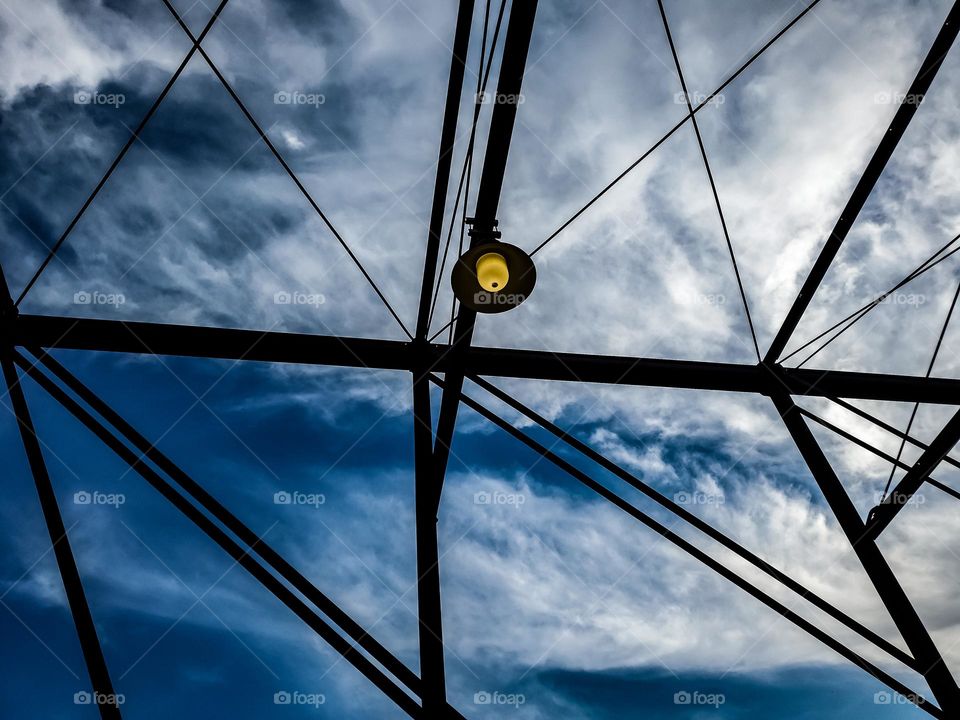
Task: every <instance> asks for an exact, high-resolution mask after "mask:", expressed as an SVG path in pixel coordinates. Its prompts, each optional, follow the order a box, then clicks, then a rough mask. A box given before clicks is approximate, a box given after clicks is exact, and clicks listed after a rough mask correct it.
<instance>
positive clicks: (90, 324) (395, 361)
mask: <svg viewBox="0 0 960 720" xmlns="http://www.w3.org/2000/svg"><path fill="white" fill-rule="evenodd" d="M13 335H14V339H13V342H14V345H19V346H21V347H41V348H65V349H70V350H100V351H105V352H123V353H146V354H149V355H179V356H183V357H209V358H217V359H226V360H256V361H262V362H278V363H300V364H306V365H313V364H316V365H336V366H340V367H369V368H381V369H387V370H410V369H411V358H412V346H411V345H410V343H407V342H402V341H397V340H367V339H363V338H348V337H336V336H328V335H307V334H302V333H280V332H263V331H259V330H236V329H233V328H212V327H198V326H190V325H166V324H162V323H145V322H126V321H121V320H94V319H90V318H81V319H78V318H66V317H50V316H41V315H20V316H19V317H18V318H17V320H16V322H15V323H14V326H13Z"/></svg>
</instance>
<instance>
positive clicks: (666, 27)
mask: <svg viewBox="0 0 960 720" xmlns="http://www.w3.org/2000/svg"><path fill="white" fill-rule="evenodd" d="M657 5H658V6H659V8H660V17H661V18H662V19H663V29H664V32H665V33H666V35H667V42H668V43H669V44H670V53H671V54H672V55H673V63H674V65H675V66H676V68H677V76H678V77H679V78H680V87H681V89H682V90H683V97H684V100H686V103H687V110H688V112H689V113H690V115H689V117H690V120H691V122H692V123H693V130H694V132H695V133H696V135H697V144H698V145H699V146H700V156H701V157H702V158H703V166H704V168H705V169H706V171H707V178H709V180H710V190H712V191H713V199H714V202H716V205H717V214H718V215H719V216H720V225H721V226H722V227H723V237H724V239H725V240H726V241H727V250H728V251H729V252H730V262H732V263H733V274H734V275H736V277H737V287H738V288H739V289H740V299H741V300H742V301H743V310H744V312H745V313H746V316H747V324H748V325H749V326H750V336H751V337H752V338H753V348H754V350H755V351H756V353H757V362H761V358H760V343H758V342H757V331H756V330H755V329H754V327H753V317H751V315H750V304H749V303H748V302H747V293H746V291H745V290H744V289H743V280H742V278H741V277H740V268H739V267H738V266H737V256H736V254H735V253H734V252H733V243H732V242H731V241H730V231H729V230H728V229H727V220H726V218H725V217H724V215H723V206H722V205H721V203H720V194H719V193H718V192H717V183H716V181H715V180H714V179H713V171H712V170H711V169H710V161H709V160H708V159H707V149H706V147H705V146H704V144H703V136H702V135H701V134H700V124H699V123H698V122H697V117H696V115H695V114H694V112H693V103H691V102H690V92H689V91H688V90H687V81H686V79H685V78H684V77H683V68H682V67H681V66H680V56H679V55H678V54H677V46H676V45H675V44H674V42H673V33H672V32H670V23H669V22H667V11H666V10H665V9H664V7H663V0H657Z"/></svg>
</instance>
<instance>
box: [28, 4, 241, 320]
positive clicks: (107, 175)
mask: <svg viewBox="0 0 960 720" xmlns="http://www.w3.org/2000/svg"><path fill="white" fill-rule="evenodd" d="M227 2H229V0H221V1H220V4H219V5H217V7H216V9H215V10H214V11H213V14H212V15H211V16H210V19H209V20H208V21H207V24H206V25H205V26H204V27H203V30H201V31H200V35H199V36H198V37H196V38H193V36H192V35H191V36H190V37H191V40H193V47H191V48H190V51H189V52H188V53H187V54H186V56H184V58H183V61H182V62H181V63H180V65H179V67H177V69H176V70H175V71H174V73H173V75H171V76H170V79H169V80H167V84H166V85H164V86H163V90H161V91H160V94H159V95H158V96H157V99H156V100H154V102H153V105H151V106H150V109H149V110H147V114H146V115H144V116H143V119H142V120H141V121H140V124H139V125H137V127H136V129H135V130H134V131H133V132H132V133H131V134H130V137H129V138H128V139H127V142H126V143H125V144H124V146H123V147H122V148H120V152H119V153H117V156H116V157H115V158H114V159H113V162H112V163H110V166H109V167H108V168H107V171H106V172H105V173H104V174H103V176H102V177H101V178H100V182H98V183H97V184H96V186H95V187H94V188H93V191H92V192H91V193H90V195H89V196H87V199H86V200H85V201H84V203H83V205H81V206H80V209H79V210H78V211H77V214H76V215H74V216H73V219H72V220H71V221H70V224H69V225H67V229H66V230H64V231H63V233H61V235H60V237H59V238H57V241H56V242H55V243H54V244H53V247H52V248H50V250H49V252H48V253H47V256H46V257H45V258H44V259H43V262H41V263H40V267H38V268H37V270H36V272H34V273H33V277H31V278H30V280H29V282H27V284H26V285H25V286H24V288H23V290H22V291H21V292H20V296H19V297H18V298H17V301H16V302H15V303H14V307H19V306H20V303H21V302H22V301H23V299H24V298H25V297H26V296H27V293H28V292H30V288H32V287H33V286H34V285H35V284H36V282H37V280H39V279H40V276H41V275H42V274H43V271H44V270H46V269H47V265H49V264H50V261H51V260H53V258H54V257H55V256H56V254H57V252H58V251H59V250H60V248H61V247H62V246H63V244H64V243H65V242H66V241H67V238H68V237H69V236H70V233H71V232H73V229H74V228H75V227H76V226H77V223H78V222H80V218H81V217H83V214H84V213H85V212H86V211H87V208H89V207H90V204H91V203H92V202H93V200H94V198H96V197H97V195H99V194H100V191H101V190H102V189H103V186H104V185H106V184H107V180H109V179H110V176H111V175H113V171H114V170H116V169H117V166H118V165H119V164H120V161H121V160H123V158H124V157H126V154H127V151H128V150H130V148H131V147H133V144H134V143H135V142H136V141H137V140H138V139H139V137H140V133H141V132H143V129H144V128H145V127H146V126H147V123H148V122H149V121H150V118H152V117H153V116H154V114H155V113H156V112H157V109H158V108H159V107H160V103H162V102H163V99H164V98H165V97H166V96H167V94H168V93H169V92H170V89H171V88H172V87H173V85H174V83H175V82H177V79H178V78H179V77H180V75H181V74H182V73H183V71H184V69H186V67H187V64H188V63H189V62H190V60H191V58H193V54H194V53H195V52H197V51H198V50H200V43H201V42H202V41H203V39H204V38H205V37H206V35H207V33H208V32H210V29H211V28H212V27H213V24H214V23H215V22H216V21H217V19H218V18H219V17H220V13H221V12H222V11H223V8H224V7H225V6H226V4H227Z"/></svg>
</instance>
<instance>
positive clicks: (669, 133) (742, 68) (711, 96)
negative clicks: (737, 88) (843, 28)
mask: <svg viewBox="0 0 960 720" xmlns="http://www.w3.org/2000/svg"><path fill="white" fill-rule="evenodd" d="M819 3H820V0H813V2H811V3H810V4H809V5H807V7H805V8H804V9H803V10H802V11H801V12H800V14H799V15H797V16H796V17H795V18H793V20H791V21H790V22H788V23H787V24H786V25H784V26H783V28H782V29H781V30H780V31H779V32H778V33H777V34H776V35H774V36H773V37H772V38H770V39H769V40H768V41H767V42H766V43H765V44H764V45H763V46H762V47H761V48H760V49H759V50H757V51H756V52H755V53H754V54H753V55H751V56H750V57H749V58H748V59H747V61H746V62H745V63H743V65H741V66H740V67H739V68H738V69H737V71H736V72H734V73H733V74H732V75H731V76H730V77H728V78H727V79H726V80H724V81H723V83H721V84H720V86H719V87H718V88H717V89H716V90H714V91H713V92H712V93H710V94H709V95H708V96H707V97H706V98H704V99H703V101H702V102H701V103H700V104H699V105H697V106H696V107H695V108H694V109H693V112H692V113H691V114H687V115H686V116H685V117H683V118H682V119H681V120H680V121H679V122H678V123H677V124H676V125H674V126H673V127H672V128H670V130H668V131H667V133H666V134H665V135H664V136H663V137H662V138H660V139H659V140H657V141H656V142H655V143H654V144H653V145H652V146H651V147H650V148H649V149H648V150H647V151H646V152H645V153H643V155H641V156H640V157H638V158H637V159H636V160H634V161H633V162H632V163H631V164H630V165H629V166H628V167H627V168H626V170H624V171H623V172H622V173H620V174H619V175H617V176H616V177H615V178H614V179H613V180H611V181H610V182H609V183H608V184H607V185H606V187H604V188H603V189H602V190H601V191H600V192H598V193H597V194H596V195H594V196H593V198H591V199H590V201H589V202H588V203H587V204H586V205H584V206H583V207H582V208H580V209H579V210H577V212H575V213H574V214H573V215H572V216H571V217H570V218H569V219H568V220H567V221H566V222H564V223H563V224H562V225H561V226H560V227H558V228H557V229H556V230H554V231H553V234H551V235H550V236H549V237H548V238H547V239H546V240H544V241H543V242H542V243H540V244H539V245H537V247H536V248H534V250H533V252H531V253H530V255H531V257H532V256H533V255H536V254H537V253H538V252H540V251H541V250H542V249H543V247H544V246H545V245H546V244H547V243H548V242H550V241H551V240H553V239H554V238H555V237H557V236H558V235H559V234H560V233H562V232H563V231H564V230H566V229H567V227H569V226H570V224H571V223H573V222H574V221H575V220H576V219H577V218H579V217H580V216H581V215H582V214H583V213H584V212H586V211H587V209H588V208H590V207H591V206H592V205H593V204H594V203H595V202H597V200H599V199H600V198H601V197H603V196H604V195H606V194H607V192H608V191H609V190H610V188H612V187H613V186H614V185H616V184H617V183H618V182H620V181H621V180H622V179H623V178H625V177H626V176H627V175H628V174H629V173H630V172H631V171H632V170H633V169H634V168H636V167H637V165H639V164H640V163H641V162H643V161H644V160H645V159H646V158H647V157H648V156H649V155H650V154H651V153H653V152H654V151H655V150H656V149H657V148H658V147H660V146H661V145H663V143H665V142H666V141H667V140H668V139H669V138H670V137H671V136H672V135H673V134H674V133H675V132H676V131H677V130H679V129H680V128H681V127H683V125H684V123H686V122H687V120H689V119H690V118H691V117H693V115H695V114H696V113H698V112H700V110H702V109H703V108H704V107H706V105H707V104H708V103H710V101H712V100H713V99H714V98H715V97H716V96H717V95H719V94H720V93H721V92H723V91H724V90H725V89H726V87H727V86H728V85H729V84H730V83H732V82H733V81H734V80H736V79H737V78H738V77H740V75H741V74H742V73H743V72H744V71H745V70H746V69H747V68H748V67H750V66H751V65H752V64H753V63H754V62H755V61H756V60H757V58H759V57H760V56H761V55H763V53H765V52H766V51H767V50H768V49H769V48H770V46H771V45H773V44H774V43H775V42H776V41H777V40H779V39H780V38H781V37H783V35H784V34H785V33H786V32H787V31H788V30H790V28H792V27H793V26H794V25H796V24H797V23H798V22H800V20H801V19H802V18H803V17H804V16H805V15H806V14H807V13H808V12H810V11H811V10H813V8H814V7H816V6H817V5H818V4H819Z"/></svg>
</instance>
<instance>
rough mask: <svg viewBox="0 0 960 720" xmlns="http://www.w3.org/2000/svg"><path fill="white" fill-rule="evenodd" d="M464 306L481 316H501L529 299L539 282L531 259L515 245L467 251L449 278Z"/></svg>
mask: <svg viewBox="0 0 960 720" xmlns="http://www.w3.org/2000/svg"><path fill="white" fill-rule="evenodd" d="M450 281H451V284H452V285H453V294H454V295H456V296H457V300H459V301H460V303H461V305H464V306H465V307H468V308H470V309H471V310H475V311H476V312H478V313H501V312H506V311H507V310H512V309H513V308H515V307H516V306H517V305H519V304H520V303H522V302H523V301H524V300H526V299H527V298H528V297H529V296H530V293H532V292H533V286H534V285H536V283H537V269H536V268H535V267H534V265H533V260H532V259H531V258H530V256H529V255H528V254H527V253H526V252H524V251H523V250H521V249H520V248H518V247H517V246H516V245H510V244H509V243H505V242H500V241H494V242H486V243H482V244H481V245H477V246H476V247H473V248H470V249H469V250H467V252H465V253H464V254H463V255H461V256H460V258H459V259H458V260H457V262H456V263H455V264H454V266H453V273H452V274H451V276H450Z"/></svg>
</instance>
